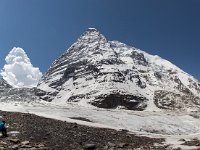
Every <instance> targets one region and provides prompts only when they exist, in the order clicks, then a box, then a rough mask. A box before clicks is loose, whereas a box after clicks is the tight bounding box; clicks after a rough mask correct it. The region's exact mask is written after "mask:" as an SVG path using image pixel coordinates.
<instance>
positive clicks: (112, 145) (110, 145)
mask: <svg viewBox="0 0 200 150" xmlns="http://www.w3.org/2000/svg"><path fill="white" fill-rule="evenodd" d="M108 146H109V147H115V146H116V145H115V144H114V143H111V142H108Z"/></svg>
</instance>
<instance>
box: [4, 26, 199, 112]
mask: <svg viewBox="0 0 200 150" xmlns="http://www.w3.org/2000/svg"><path fill="white" fill-rule="evenodd" d="M13 99H15V100H18V101H21V100H23V101H27V100H28V101H32V100H35V99H36V100H39V99H42V100H45V101H48V102H52V103H60V104H66V103H73V104H77V105H81V106H86V107H99V108H106V109H129V110H139V111H143V110H146V111H157V110H179V111H187V110H192V111H199V110H200V84H199V82H198V81H197V80H196V79H194V78H193V77H192V76H191V75H189V74H187V73H185V72H184V71H182V70H181V69H180V68H178V67H177V66H175V65H173V64H172V63H170V62H169V61H167V60H165V59H162V58H160V57H159V56H153V55H150V54H148V53H146V52H144V51H142V50H140V49H137V48H134V47H130V46H127V45H126V44H123V43H120V42H118V41H108V40H107V39H106V38H105V37H104V36H103V35H102V34H101V33H100V32H99V31H97V30H96V29H94V28H89V29H88V30H87V31H86V32H85V33H84V34H83V35H82V36H81V37H80V38H79V39H78V40H77V41H76V42H75V43H74V44H73V45H72V46H71V47H70V48H69V49H67V50H66V51H65V52H64V53H63V54H62V55H61V56H60V57H59V58H58V59H56V60H55V61H54V62H53V64H52V65H51V66H50V68H49V70H48V71H47V72H46V73H45V74H44V75H43V77H42V79H41V80H40V82H39V83H38V86H37V87H36V88H32V89H27V88H21V89H15V88H12V87H11V86H10V85H9V84H7V83H6V81H5V80H3V79H0V100H1V101H5V100H13Z"/></svg>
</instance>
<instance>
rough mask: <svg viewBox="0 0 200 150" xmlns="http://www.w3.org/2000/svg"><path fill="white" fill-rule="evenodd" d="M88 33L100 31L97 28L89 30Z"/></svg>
mask: <svg viewBox="0 0 200 150" xmlns="http://www.w3.org/2000/svg"><path fill="white" fill-rule="evenodd" d="M87 31H89V32H98V30H97V29H96V28H88V29H87Z"/></svg>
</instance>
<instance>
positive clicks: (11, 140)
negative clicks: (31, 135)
mask: <svg viewBox="0 0 200 150" xmlns="http://www.w3.org/2000/svg"><path fill="white" fill-rule="evenodd" d="M10 142H13V143H15V144H16V143H19V142H20V140H19V139H10Z"/></svg>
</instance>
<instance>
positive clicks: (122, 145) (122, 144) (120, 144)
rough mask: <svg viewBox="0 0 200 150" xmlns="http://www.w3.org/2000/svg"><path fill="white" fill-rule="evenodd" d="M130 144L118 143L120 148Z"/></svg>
mask: <svg viewBox="0 0 200 150" xmlns="http://www.w3.org/2000/svg"><path fill="white" fill-rule="evenodd" d="M127 145H128V144H126V143H119V145H118V147H119V148H124V147H125V146H127Z"/></svg>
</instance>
